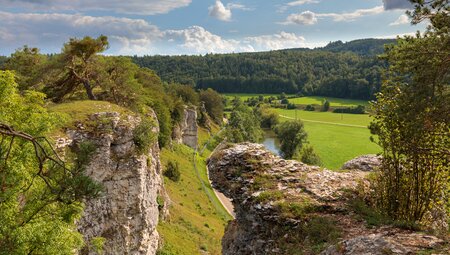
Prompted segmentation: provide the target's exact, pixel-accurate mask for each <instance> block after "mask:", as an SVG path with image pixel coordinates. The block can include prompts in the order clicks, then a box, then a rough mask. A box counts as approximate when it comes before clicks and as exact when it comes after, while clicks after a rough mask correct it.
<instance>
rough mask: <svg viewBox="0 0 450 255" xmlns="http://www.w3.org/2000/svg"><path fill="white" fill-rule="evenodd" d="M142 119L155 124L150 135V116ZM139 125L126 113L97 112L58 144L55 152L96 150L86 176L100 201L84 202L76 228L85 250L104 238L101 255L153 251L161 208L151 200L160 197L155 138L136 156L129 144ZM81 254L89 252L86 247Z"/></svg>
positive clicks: (155, 245) (135, 118)
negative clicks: (82, 147)
mask: <svg viewBox="0 0 450 255" xmlns="http://www.w3.org/2000/svg"><path fill="white" fill-rule="evenodd" d="M148 118H150V119H153V122H154V123H155V124H154V125H153V126H154V128H153V132H154V133H155V135H156V133H157V132H158V131H159V130H158V125H157V120H156V117H155V115H154V114H151V115H150V116H148ZM141 121H142V120H141V118H140V117H138V116H135V115H132V114H123V113H122V114H121V113H118V112H100V113H96V114H93V115H91V116H90V117H89V119H88V120H86V121H85V122H79V123H78V124H76V127H73V128H69V129H68V130H67V132H66V134H67V138H66V139H60V140H59V147H64V146H66V145H68V146H71V147H76V146H77V145H78V144H80V143H81V142H85V141H89V142H91V143H93V144H94V145H95V146H96V148H97V149H96V152H95V154H94V156H93V158H92V160H91V163H90V164H89V166H88V167H87V170H86V174H87V175H88V176H90V177H91V178H93V179H94V180H95V181H97V182H99V183H101V184H102V185H103V188H104V190H103V193H102V196H101V197H100V198H98V199H93V200H89V201H86V202H85V205H86V207H85V210H84V215H83V217H82V218H81V219H80V220H79V221H78V223H77V224H78V226H79V231H80V232H81V233H82V234H83V235H84V237H85V240H86V243H87V244H88V245H89V244H90V241H91V240H92V238H94V237H103V238H104V239H105V241H106V242H105V244H104V253H105V254H155V253H156V250H157V248H158V242H159V236H158V232H157V231H156V226H157V224H158V219H159V214H160V210H159V209H161V208H162V205H159V206H158V202H157V201H160V203H161V201H163V199H161V198H159V199H158V196H160V197H165V196H166V195H165V192H164V189H163V182H162V180H163V179H162V177H161V174H162V173H161V172H162V169H161V163H160V159H159V153H160V152H159V148H158V144H157V142H156V139H155V140H154V142H153V144H151V146H150V148H149V149H148V150H147V151H144V152H138V151H139V150H138V149H137V146H136V144H135V141H134V139H133V138H134V131H135V130H136V127H137V126H138V125H139V124H140V123H141ZM166 200H167V199H166ZM158 208H159V209H158ZM83 253H86V254H93V251H92V249H91V250H90V249H89V246H88V247H87V248H86V249H85V250H84V251H83Z"/></svg>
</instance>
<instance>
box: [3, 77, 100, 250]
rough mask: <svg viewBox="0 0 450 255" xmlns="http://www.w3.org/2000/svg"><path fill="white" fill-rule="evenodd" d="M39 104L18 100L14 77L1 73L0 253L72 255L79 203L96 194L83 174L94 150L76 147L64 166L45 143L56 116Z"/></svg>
mask: <svg viewBox="0 0 450 255" xmlns="http://www.w3.org/2000/svg"><path fill="white" fill-rule="evenodd" d="M43 99H44V95H43V94H41V93H38V92H31V91H28V92H25V93H24V94H23V95H20V94H19V93H18V90H17V85H16V83H15V82H14V76H13V74H12V73H11V72H9V71H6V72H4V71H0V112H1V113H2V114H1V115H0V212H1V213H0V254H73V252H74V251H76V250H78V249H80V248H81V247H82V245H83V239H82V236H81V235H80V234H79V233H78V232H77V230H76V226H75V220H76V219H77V218H79V217H80V216H81V212H82V210H83V206H82V201H83V200H84V199H87V198H90V197H95V196H97V195H98V194H99V192H100V190H101V188H100V186H99V185H98V184H96V183H94V182H93V181H92V180H91V179H90V178H88V177H87V176H85V175H84V171H85V166H86V163H87V161H88V160H89V157H90V155H91V153H92V151H93V150H95V147H92V145H90V144H82V145H80V147H79V149H78V151H77V153H76V154H74V155H71V154H68V155H67V156H66V158H67V159H69V158H71V159H72V160H71V161H70V163H67V162H64V161H62V160H61V159H60V158H59V157H58V155H57V154H56V153H55V151H54V150H53V148H52V146H51V145H50V142H49V141H48V140H47V139H45V138H44V136H45V135H47V134H48V133H49V132H50V131H51V130H53V129H54V128H55V123H57V122H58V116H56V115H53V114H50V113H48V112H47V110H46V109H45V108H44V101H43Z"/></svg>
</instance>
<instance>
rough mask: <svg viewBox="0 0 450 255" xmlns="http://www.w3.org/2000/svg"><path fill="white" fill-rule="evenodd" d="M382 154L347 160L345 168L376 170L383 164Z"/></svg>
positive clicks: (343, 167)
mask: <svg viewBox="0 0 450 255" xmlns="http://www.w3.org/2000/svg"><path fill="white" fill-rule="evenodd" d="M381 159H382V157H381V156H377V155H374V154H369V155H363V156H359V157H356V158H354V159H352V160H349V161H347V162H345V164H344V165H343V166H342V169H343V170H355V169H356V170H360V171H374V170H376V169H377V168H379V167H380V166H381Z"/></svg>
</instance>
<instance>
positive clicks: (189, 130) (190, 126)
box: [172, 106, 198, 149]
mask: <svg viewBox="0 0 450 255" xmlns="http://www.w3.org/2000/svg"><path fill="white" fill-rule="evenodd" d="M172 139H173V140H174V141H175V142H176V143H179V144H185V145H187V146H189V147H191V148H194V149H196V148H197V140H198V125H197V110H196V109H195V107H188V106H186V107H185V108H184V114H183V119H182V121H181V122H180V123H179V124H177V125H175V127H174V129H173V132H172Z"/></svg>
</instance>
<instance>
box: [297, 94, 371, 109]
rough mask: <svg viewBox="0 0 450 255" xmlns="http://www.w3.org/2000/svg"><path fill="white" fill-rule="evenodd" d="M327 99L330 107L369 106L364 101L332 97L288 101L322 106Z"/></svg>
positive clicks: (301, 98) (313, 97)
mask: <svg viewBox="0 0 450 255" xmlns="http://www.w3.org/2000/svg"><path fill="white" fill-rule="evenodd" d="M325 99H327V100H328V101H329V102H330V106H331V107H333V106H341V107H350V106H357V105H364V106H369V103H368V102H367V101H365V100H355V99H344V98H334V97H320V96H310V97H299V98H292V99H289V102H290V103H293V104H297V105H308V104H311V105H322V102H323V101H324V100H325Z"/></svg>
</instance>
